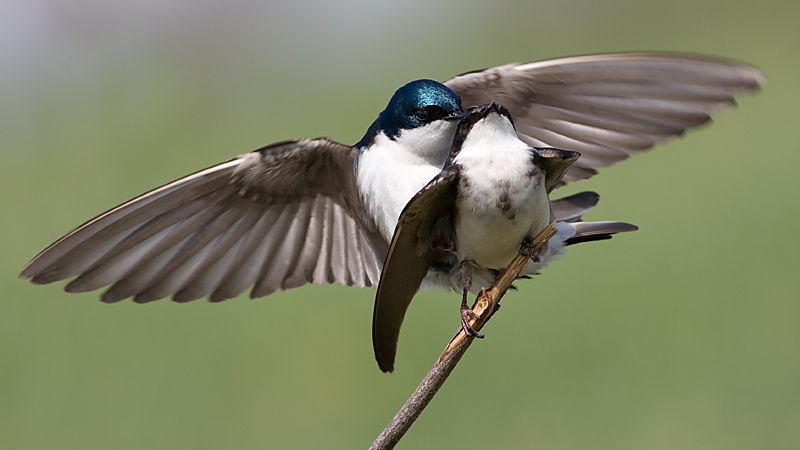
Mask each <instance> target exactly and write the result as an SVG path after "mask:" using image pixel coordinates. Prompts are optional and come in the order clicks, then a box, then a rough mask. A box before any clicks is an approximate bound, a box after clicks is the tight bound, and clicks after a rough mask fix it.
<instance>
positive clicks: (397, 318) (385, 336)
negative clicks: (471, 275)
mask: <svg viewBox="0 0 800 450" xmlns="http://www.w3.org/2000/svg"><path fill="white" fill-rule="evenodd" d="M457 178H458V166H457V165H451V166H449V167H447V168H445V169H444V170H443V171H442V172H440V173H439V175H437V176H436V178H434V179H433V180H432V181H431V182H430V183H428V185H427V186H425V187H424V188H422V190H420V191H419V192H418V193H417V194H416V195H415V196H414V197H413V198H412V199H411V200H410V201H409V202H408V204H407V205H406V207H405V208H404V209H403V212H402V213H400V218H399V221H398V223H397V227H396V228H395V231H394V236H393V237H392V243H391V245H390V247H389V254H388V255H387V256H386V262H385V263H384V265H383V271H382V272H381V279H380V283H379V284H378V293H377V294H376V296H375V309H374V310H373V313H372V347H373V349H374V350H375V359H376V360H377V361H378V366H379V367H380V369H381V370H382V371H384V372H391V371H392V370H393V369H394V358H395V355H396V354H397V340H398V338H399V336H400V327H401V326H402V324H403V318H404V317H405V315H406V310H407V309H408V305H409V304H411V299H412V298H414V294H416V293H417V291H418V290H419V286H420V284H421V283H422V280H423V278H425V275H426V274H427V273H428V268H430V266H431V265H432V264H434V262H436V261H437V260H439V259H440V258H441V257H442V256H443V253H442V251H441V249H439V248H438V246H437V245H436V244H437V241H446V240H448V239H450V240H452V232H453V231H452V221H450V222H448V221H447V219H448V218H452V214H453V210H454V209H455V198H456V195H455V191H454V190H455V187H456V180H457ZM448 234H450V236H449V238H448V237H445V236H446V235H448Z"/></svg>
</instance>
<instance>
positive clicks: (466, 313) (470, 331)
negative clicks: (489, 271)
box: [461, 289, 483, 339]
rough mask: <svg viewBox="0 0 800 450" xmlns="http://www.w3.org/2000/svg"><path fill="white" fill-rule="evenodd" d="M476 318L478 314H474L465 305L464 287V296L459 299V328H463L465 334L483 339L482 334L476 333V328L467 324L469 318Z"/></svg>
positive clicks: (465, 291) (465, 292)
mask: <svg viewBox="0 0 800 450" xmlns="http://www.w3.org/2000/svg"><path fill="white" fill-rule="evenodd" d="M478 318H480V316H479V315H478V314H476V313H475V311H473V310H472V308H470V307H469V306H467V290H466V289H464V297H463V298H462V300H461V328H463V329H464V333H467V336H472V337H476V338H478V339H483V335H482V334H480V333H478V330H476V329H475V328H472V325H470V324H469V320H470V319H478Z"/></svg>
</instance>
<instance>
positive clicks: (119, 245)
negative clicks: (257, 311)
mask: <svg viewBox="0 0 800 450" xmlns="http://www.w3.org/2000/svg"><path fill="white" fill-rule="evenodd" d="M761 81H762V76H761V73H760V71H759V70H758V69H755V68H753V67H750V66H746V65H743V64H740V63H737V62H732V61H726V60H720V59H714V58H708V57H701V56H690V55H674V54H617V55H597V56H584V57H574V58H564V59H557V60H552V61H544V62H534V63H527V64H508V65H505V66H499V67H495V68H491V69H487V70H483V71H478V72H471V73H467V74H463V75H459V76H456V77H454V78H451V79H449V80H447V81H445V82H444V83H443V84H440V83H437V82H435V81H430V80H419V81H414V82H412V83H409V84H407V85H405V86H403V87H401V88H400V89H398V90H397V92H395V94H394V95H393V96H392V98H391V100H390V101H389V104H388V105H387V107H386V109H385V110H384V111H383V112H381V113H380V115H379V116H378V118H377V119H376V120H375V122H374V123H373V124H372V126H370V127H369V129H368V130H367V132H366V134H365V135H364V137H363V138H362V139H361V140H360V141H359V142H358V143H357V144H355V145H352V146H350V145H345V144H341V143H338V142H335V141H333V140H330V139H327V138H318V139H306V140H294V141H285V142H279V143H276V144H272V145H269V146H266V147H263V148H261V149H259V150H256V151H253V152H250V153H245V154H243V155H240V156H238V157H236V158H233V159H231V160H229V161H227V162H224V163H222V164H219V165H216V166H213V167H210V168H207V169H205V170H201V171H199V172H196V173H194V174H192V175H189V176H186V177H184V178H181V179H178V180H176V181H174V182H171V183H168V184H165V185H163V186H161V187H159V188H156V189H154V190H152V191H149V192H147V193H145V194H143V195H141V196H139V197H136V198H134V199H133V200H130V201H128V202H126V203H124V204H122V205H120V206H118V207H116V208H113V209H111V210H109V211H108V212H106V213H104V214H101V215H100V216H98V217H96V218H94V219H92V220H90V221H88V222H86V223H85V224H83V225H81V226H80V227H78V228H77V229H76V230H74V231H72V232H71V233H69V234H67V235H66V236H64V237H62V238H61V239H59V240H58V241H56V242H55V243H54V244H52V245H51V246H49V247H48V248H46V249H45V250H44V251H42V252H41V253H39V255H37V256H36V257H35V258H34V259H33V260H32V261H31V262H30V263H28V265H27V266H26V267H25V268H24V269H23V271H22V273H21V276H22V277H23V278H30V279H31V280H32V281H33V282H34V283H38V284H42V283H52V282H56V281H60V280H65V279H68V278H72V277H76V278H74V279H73V280H72V281H70V282H69V283H68V284H67V285H66V287H65V290H66V291H67V292H87V291H92V290H95V289H99V288H101V287H104V286H109V285H110V286H111V287H110V288H109V289H108V290H107V291H105V293H103V295H102V299H103V301H106V302H116V301H119V300H122V299H125V298H128V297H133V299H134V301H136V302H149V301H152V300H157V299H160V298H164V297H169V296H172V298H173V300H175V301H179V302H185V301H189V300H194V299H198V298H201V297H205V296H209V298H210V299H211V301H221V300H225V299H227V298H232V297H235V296H237V295H239V294H240V293H242V292H244V291H245V290H247V289H248V288H249V287H251V286H253V288H252V290H251V292H250V296H251V297H262V296H265V295H268V294H270V293H272V292H274V291H275V290H277V289H290V288H294V287H298V286H301V285H303V284H305V283H309V282H314V283H319V284H322V283H338V284H343V285H347V286H356V287H362V286H376V285H377V284H378V281H379V278H380V273H381V268H382V265H383V262H384V259H385V257H386V255H387V251H388V247H389V243H390V242H391V239H392V235H393V232H394V229H395V226H396V224H397V219H398V217H399V216H400V212H401V211H402V209H403V207H404V206H405V205H406V203H407V202H408V201H409V200H410V199H411V198H412V197H413V196H414V194H416V193H417V192H418V191H419V190H420V189H421V188H423V187H424V186H425V185H426V184H427V183H428V182H429V181H430V180H431V179H432V178H433V177H435V176H436V175H437V174H438V173H439V172H440V171H441V170H442V168H443V166H444V163H445V161H446V160H447V159H448V155H449V151H450V147H451V144H452V142H453V138H454V136H455V133H456V127H457V124H458V119H460V117H461V116H462V115H463V109H462V107H465V108H467V107H471V106H477V105H483V104H486V103H489V102H491V101H496V102H497V103H499V104H503V105H505V106H506V107H508V108H509V110H510V111H511V115H512V116H513V117H514V119H515V121H516V126H517V132H518V135H519V138H520V139H521V140H522V141H524V142H525V143H526V144H528V145H530V146H533V147H558V148H562V149H566V150H571V151H578V152H580V153H581V154H582V155H583V156H582V157H581V158H580V160H578V161H577V162H575V163H574V164H573V165H572V166H571V167H570V168H569V169H568V170H567V172H566V174H565V175H564V178H563V180H564V181H575V180H579V179H584V178H588V177H590V176H592V175H593V174H594V173H595V169H596V168H598V167H605V166H609V165H612V164H615V163H617V162H619V161H621V160H623V159H625V158H627V157H628V156H629V155H630V154H633V153H636V152H639V151H641V150H644V149H647V148H649V147H651V146H652V145H654V144H655V143H658V142H662V141H666V140H669V139H672V138H674V137H676V136H678V135H680V134H682V133H683V132H684V131H685V130H686V129H688V128H692V127H695V126H697V125H700V124H702V123H705V122H707V121H708V120H709V114H710V113H711V112H713V111H716V110H719V109H723V108H726V107H730V106H732V105H733V104H734V98H733V96H734V95H735V94H737V93H740V92H742V91H746V90H751V89H754V88H756V87H757V86H758V85H759V83H760V82H761Z"/></svg>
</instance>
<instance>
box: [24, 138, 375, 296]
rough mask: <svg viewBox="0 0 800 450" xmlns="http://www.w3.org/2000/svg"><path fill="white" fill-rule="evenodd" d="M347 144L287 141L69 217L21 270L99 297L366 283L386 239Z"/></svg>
mask: <svg viewBox="0 0 800 450" xmlns="http://www.w3.org/2000/svg"><path fill="white" fill-rule="evenodd" d="M355 156H356V150H354V149H353V148H351V147H349V146H346V145H344V144H340V143H338V142H335V141H331V140H329V139H325V138H320V139H313V140H300V141H286V142H280V143H276V144H273V145H270V146H267V147H264V148H262V149H259V150H256V151H254V152H251V153H246V154H244V155H241V156H239V157H237V158H234V159H232V160H230V161H227V162H225V163H222V164H219V165H217V166H214V167H210V168H208V169H205V170H202V171H200V172H197V173H195V174H192V175H189V176H187V177H184V178H181V179H179V180H176V181H174V182H172V183H169V184H166V185H164V186H161V187H159V188H157V189H154V190H152V191H150V192H148V193H146V194H143V195H141V196H139V197H137V198H135V199H133V200H131V201H129V202H127V203H124V204H122V205H120V206H118V207H116V208H114V209H112V210H110V211H108V212H106V213H104V214H102V215H100V216H98V217H96V218H94V219H92V220H90V221H88V222H86V223H85V224H83V225H82V226H80V227H79V228H77V229H76V230H75V231H73V232H71V233H69V234H68V235H66V236H64V237H62V238H61V239H59V240H58V241H57V242H55V243H54V244H52V245H51V246H50V247H48V248H47V249H45V250H44V251H42V252H41V253H40V254H39V255H38V256H36V257H35V258H34V259H33V260H32V261H31V262H30V263H28V265H27V266H26V267H25V269H23V271H22V274H21V276H22V277H24V278H31V279H32V281H33V282H34V283H39V284H41V283H52V282H55V281H60V280H64V279H67V278H70V277H73V276H76V275H77V278H75V279H74V280H72V281H71V282H70V283H68V284H67V285H66V287H65V290H66V291H67V292H87V291H91V290H95V289H99V288H101V287H103V286H107V285H112V287H111V288H110V289H109V290H108V291H106V292H105V293H104V294H103V297H102V299H103V301H106V302H115V301H119V300H122V299H125V298H128V297H134V300H135V301H137V302H148V301H152V300H157V299H160V298H164V297H168V296H171V295H172V296H174V297H173V299H174V300H176V301H189V300H194V299H197V298H201V297H204V296H207V295H208V296H210V298H211V300H212V301H220V300H225V299H227V298H231V297H235V296H237V295H239V294H240V293H242V292H244V291H245V290H246V289H247V288H249V287H250V286H253V285H255V287H254V288H253V290H252V291H251V297H262V296H265V295H268V294H270V293H272V292H274V291H275V290H277V289H289V288H293V287H297V286H300V285H303V284H305V283H309V282H314V283H339V284H343V285H348V286H359V287H360V286H373V285H375V284H377V281H378V279H379V277H380V269H381V264H382V263H383V256H384V255H385V254H386V250H387V247H388V246H387V244H386V242H385V241H383V239H381V238H380V236H379V235H378V233H377V232H376V230H375V227H374V224H373V223H372V222H371V221H369V220H367V219H366V218H365V217H364V215H363V213H362V212H361V210H360V209H359V208H358V206H357V195H358V193H357V188H356V184H355V183H356V182H355V172H354V169H353V162H354V158H355Z"/></svg>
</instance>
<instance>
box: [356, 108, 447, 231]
mask: <svg viewBox="0 0 800 450" xmlns="http://www.w3.org/2000/svg"><path fill="white" fill-rule="evenodd" d="M455 127H456V123H455V122H447V121H439V122H435V123H431V124H428V125H426V126H424V127H420V128H416V129H413V130H404V131H403V132H402V133H401V134H400V136H398V138H397V139H396V140H394V141H393V140H391V139H389V138H388V137H386V135H385V134H383V133H379V134H378V136H377V137H376V139H375V144H374V145H373V146H372V147H370V148H369V150H368V151H365V152H364V153H362V154H361V156H360V158H359V161H358V182H359V190H360V193H361V198H362V200H363V201H364V204H365V206H366V208H367V211H368V212H369V214H370V215H371V216H372V217H374V218H375V221H376V223H377V225H378V230H379V231H380V233H381V235H382V236H383V237H384V238H385V239H386V241H387V242H390V241H391V240H392V235H393V234H394V229H395V227H396V226H397V219H398V218H399V217H400V213H401V212H402V211H403V208H404V207H405V206H406V204H407V203H408V202H409V200H411V197H413V196H414V195H415V194H416V193H417V192H419V190H420V189H422V188H423V187H425V185H426V184H428V182H429V181H431V180H432V179H433V177H435V176H436V175H438V174H439V172H440V171H441V170H442V166H444V162H445V161H446V160H447V156H448V154H449V152H450V144H451V143H452V142H453V136H454V135H455Z"/></svg>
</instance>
